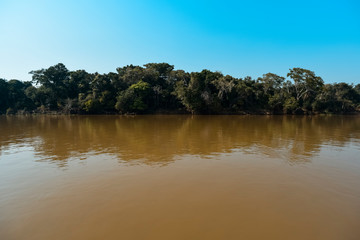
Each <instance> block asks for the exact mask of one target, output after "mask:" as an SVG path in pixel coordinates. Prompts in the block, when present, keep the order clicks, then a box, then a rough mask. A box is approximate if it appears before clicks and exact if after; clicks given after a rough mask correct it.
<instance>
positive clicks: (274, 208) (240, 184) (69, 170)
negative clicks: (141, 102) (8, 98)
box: [0, 116, 360, 240]
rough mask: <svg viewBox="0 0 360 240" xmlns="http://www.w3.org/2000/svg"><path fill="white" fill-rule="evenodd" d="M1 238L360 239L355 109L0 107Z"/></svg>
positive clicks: (359, 127)
mask: <svg viewBox="0 0 360 240" xmlns="http://www.w3.org/2000/svg"><path fill="white" fill-rule="evenodd" d="M0 239H4V240H7V239H37V240H38V239H40V240H41V239H330V240H331V239H353V240H357V239H360V117H358V116H315V117H306V116H301V117H299V116H297V117H295V116H133V117H125V116H28V117H26V116H24V117H6V116H0Z"/></svg>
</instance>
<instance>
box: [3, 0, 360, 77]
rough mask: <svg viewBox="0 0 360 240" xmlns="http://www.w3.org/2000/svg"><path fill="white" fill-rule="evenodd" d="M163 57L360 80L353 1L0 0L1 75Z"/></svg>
mask: <svg viewBox="0 0 360 240" xmlns="http://www.w3.org/2000/svg"><path fill="white" fill-rule="evenodd" d="M60 62H61V63H64V64H65V65H66V67H67V68H68V69H69V70H78V69H85V70H86V71H88V72H99V73H108V72H115V71H116V68H117V67H122V66H125V65H129V64H134V65H143V64H146V63H149V62H167V63H169V64H172V65H174V66H175V69H183V70H185V71H188V72H192V71H201V70H203V69H209V70H211V71H220V72H222V73H223V74H229V75H232V76H234V77H245V76H251V77H253V78H257V77H261V76H262V75H263V74H265V73H268V72H272V73H275V74H278V75H281V76H286V74H287V73H288V72H289V69H290V68H293V67H301V68H306V69H309V70H312V71H314V72H315V73H316V74H317V75H318V76H321V77H322V78H323V80H324V81H325V82H326V83H334V82H347V83H354V84H358V83H360V1H358V0H339V1H332V0H327V1H325V0H324V1H316V0H301V1H296V0H292V1H291V0H290V1H285V0H272V1H265V0H262V1H260V0H258V1H256V0H252V1H251V0H249V1H230V0H222V1H213V0H206V1H205V0H198V1H196V0H173V1H165V0H154V1H151V0H147V1H146V0H131V1H129V0H126V1H122V0H117V1H110V0H102V1H100V0H99V1H94V0H86V1H85V0H79V1H74V0H61V1H57V0H52V1H51V0H48V1H45V0H27V1H26V0H0V78H5V79H7V80H10V79H19V80H24V81H29V80H31V74H29V72H30V71H31V70H38V69H42V68H48V67H50V66H53V65H55V64H57V63H60Z"/></svg>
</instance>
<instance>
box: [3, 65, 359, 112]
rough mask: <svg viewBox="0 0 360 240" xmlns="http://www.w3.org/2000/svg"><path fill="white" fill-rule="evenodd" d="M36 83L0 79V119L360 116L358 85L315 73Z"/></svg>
mask: <svg viewBox="0 0 360 240" xmlns="http://www.w3.org/2000/svg"><path fill="white" fill-rule="evenodd" d="M30 74H32V81H30V82H23V81H19V80H9V81H7V80H5V79H0V114H28V113H64V114H73V113H75V114H150V113H193V114H247V113H250V114H316V113H354V112H360V84H357V85H356V86H354V85H349V84H347V83H343V82H341V83H334V84H325V83H324V81H323V80H322V78H321V77H319V76H316V75H315V73H314V72H313V71H310V70H306V69H302V68H293V69H290V71H289V73H288V74H287V78H285V77H282V76H278V75H276V74H273V73H267V74H264V75H263V76H262V77H259V78H258V79H253V78H251V77H244V78H235V77H232V76H229V75H226V76H224V75H223V74H222V73H220V72H212V71H209V70H203V71H201V72H192V73H188V72H185V71H183V70H174V66H173V65H170V64H168V63H148V64H145V65H144V66H143V67H142V66H133V65H128V66H125V67H122V68H117V69H116V72H110V73H107V74H99V73H88V72H86V71H85V70H77V71H69V70H68V69H67V68H66V67H65V65H64V64H62V63H59V64H57V65H55V66H51V67H49V68H47V69H41V70H35V71H31V72H30Z"/></svg>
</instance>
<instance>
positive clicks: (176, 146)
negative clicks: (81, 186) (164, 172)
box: [0, 116, 360, 166]
mask: <svg viewBox="0 0 360 240" xmlns="http://www.w3.org/2000/svg"><path fill="white" fill-rule="evenodd" d="M0 132H1V134H0V151H1V153H3V152H4V151H8V150H9V148H10V147H11V146H14V144H16V146H22V145H24V144H25V145H26V144H27V145H29V146H32V147H34V152H35V154H36V156H37V159H38V160H39V161H49V162H52V163H56V164H57V165H58V166H66V165H67V162H68V161H69V160H70V159H71V158H74V157H78V158H82V157H86V154H87V153H91V154H92V155H94V154H100V153H107V154H111V155H114V156H116V157H118V158H119V160H121V161H132V160H137V161H136V162H139V161H140V162H141V163H145V164H167V163H168V162H169V161H174V158H175V157H176V156H178V155H184V154H191V155H200V156H209V155H210V156H211V155H214V154H218V153H226V152H232V151H242V152H245V153H249V154H251V153H253V152H256V153H262V154H265V155H268V156H271V157H277V156H282V158H284V155H285V159H287V160H288V161H289V163H304V162H309V161H311V157H313V156H314V155H316V154H317V153H318V152H319V151H320V148H321V147H322V146H324V145H331V146H339V147H342V146H344V145H346V144H349V143H351V142H354V141H356V142H358V141H359V139H360V117H358V116H312V117H309V116H132V117H126V116H11V117H9V116H1V117H0Z"/></svg>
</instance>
